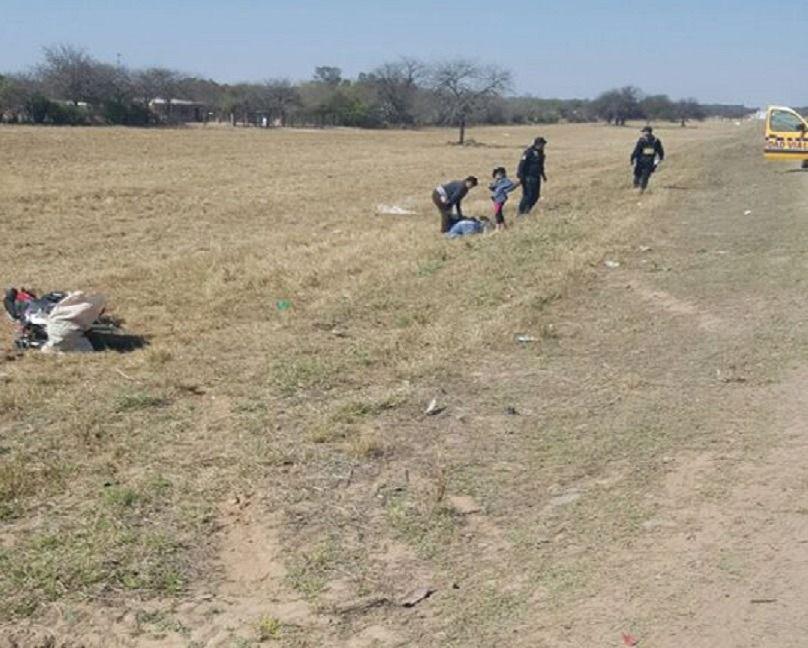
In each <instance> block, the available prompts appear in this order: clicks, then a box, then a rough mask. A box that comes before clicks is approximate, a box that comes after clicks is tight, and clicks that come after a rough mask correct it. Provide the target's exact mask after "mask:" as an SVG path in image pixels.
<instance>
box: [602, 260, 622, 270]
mask: <svg viewBox="0 0 808 648" xmlns="http://www.w3.org/2000/svg"><path fill="white" fill-rule="evenodd" d="M603 265H605V266H606V267H607V268H611V269H612V270H614V269H615V268H619V267H620V262H619V261H612V260H611V259H607V260H606V261H604V262H603Z"/></svg>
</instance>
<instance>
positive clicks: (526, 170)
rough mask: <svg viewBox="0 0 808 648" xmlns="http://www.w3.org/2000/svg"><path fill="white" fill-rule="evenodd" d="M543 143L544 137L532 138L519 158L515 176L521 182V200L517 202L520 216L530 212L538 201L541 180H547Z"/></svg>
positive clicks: (545, 141) (544, 141) (545, 142)
mask: <svg viewBox="0 0 808 648" xmlns="http://www.w3.org/2000/svg"><path fill="white" fill-rule="evenodd" d="M545 144H547V140H546V139H544V138H543V137H537V138H536V139H535V140H533V145H532V146H531V147H530V148H527V149H525V152H524V153H523V154H522V159H521V160H519V167H518V168H517V169H516V177H517V178H519V181H520V182H521V183H522V200H521V201H520V202H519V215H520V216H524V215H525V214H529V213H530V210H531V209H533V206H534V205H535V204H536V203H537V202H538V201H539V196H540V195H541V181H542V180H544V181H545V182H547V176H546V175H545V173H544V145H545Z"/></svg>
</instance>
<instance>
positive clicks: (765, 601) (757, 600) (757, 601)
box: [749, 598, 777, 603]
mask: <svg viewBox="0 0 808 648" xmlns="http://www.w3.org/2000/svg"><path fill="white" fill-rule="evenodd" d="M749 602H750V603H777V599H776V598H760V599H752V600H751V601H749Z"/></svg>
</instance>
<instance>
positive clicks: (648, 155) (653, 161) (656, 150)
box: [629, 126, 665, 193]
mask: <svg viewBox="0 0 808 648" xmlns="http://www.w3.org/2000/svg"><path fill="white" fill-rule="evenodd" d="M664 159H665V149H664V148H662V140H660V139H657V138H656V137H654V129H653V128H651V127H650V126H646V127H645V128H643V129H642V137H640V139H639V140H638V141H637V144H636V145H635V146H634V150H633V151H632V152H631V158H630V162H629V164H631V165H633V166H634V188H635V189H639V190H640V193H642V192H644V191H645V190H646V189H647V188H648V181H649V180H650V179H651V174H653V173H654V171H656V168H657V167H658V166H659V163H660V162H662V160H664Z"/></svg>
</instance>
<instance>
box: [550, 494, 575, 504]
mask: <svg viewBox="0 0 808 648" xmlns="http://www.w3.org/2000/svg"><path fill="white" fill-rule="evenodd" d="M579 499H581V494H580V493H579V492H577V491H570V492H569V493H563V494H561V495H556V496H555V497H552V498H551V499H550V506H566V505H567V504H572V503H573V502H577V501H578V500H579Z"/></svg>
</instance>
